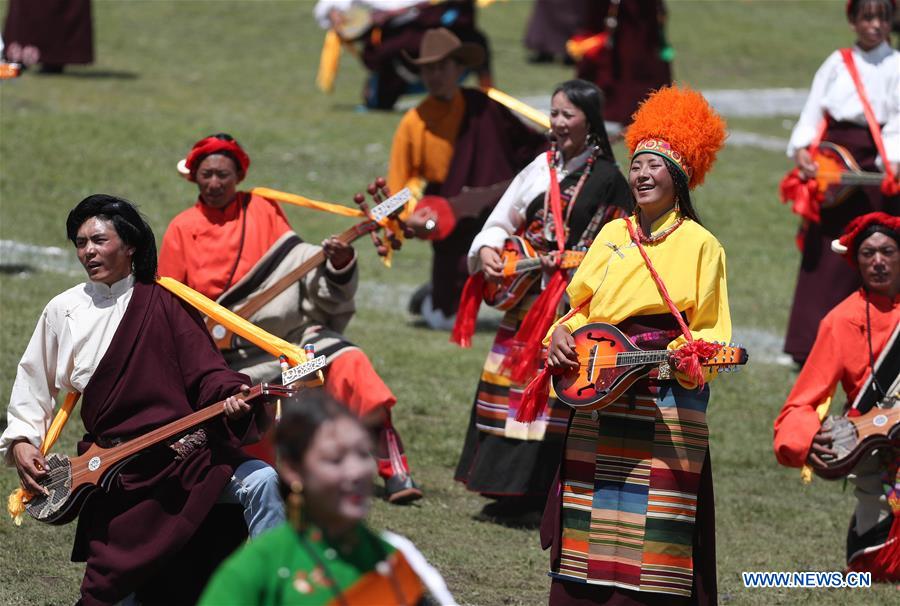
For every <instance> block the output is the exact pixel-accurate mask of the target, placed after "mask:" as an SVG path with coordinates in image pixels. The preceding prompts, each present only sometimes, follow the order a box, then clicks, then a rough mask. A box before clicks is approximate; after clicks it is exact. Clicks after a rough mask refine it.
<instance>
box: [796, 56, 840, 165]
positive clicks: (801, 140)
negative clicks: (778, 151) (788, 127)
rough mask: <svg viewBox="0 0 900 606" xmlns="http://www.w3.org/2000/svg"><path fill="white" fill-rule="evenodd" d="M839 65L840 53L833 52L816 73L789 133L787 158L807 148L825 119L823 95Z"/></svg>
mask: <svg viewBox="0 0 900 606" xmlns="http://www.w3.org/2000/svg"><path fill="white" fill-rule="evenodd" d="M839 64H841V56H840V53H839V52H838V51H834V52H833V53H832V54H831V55H829V56H828V58H827V59H826V60H825V63H823V64H822V66H821V67H820V68H819V69H818V70H817V71H816V75H815V77H814V78H813V81H812V86H811V87H810V89H809V96H808V97H807V98H806V104H805V105H804V106H803V111H802V112H800V118H799V119H798V120H797V124H795V125H794V130H793V131H792V132H791V139H790V141H789V142H788V147H787V155H788V157H789V158H793V157H794V154H795V153H797V150H798V149H802V148H804V147H807V146H809V144H810V143H812V142H813V139H815V138H816V135H817V134H818V133H819V125H820V124H821V123H822V118H824V117H825V94H826V93H827V92H828V86H829V85H830V84H831V82H832V80H834V76H835V69H837V68H838V67H839Z"/></svg>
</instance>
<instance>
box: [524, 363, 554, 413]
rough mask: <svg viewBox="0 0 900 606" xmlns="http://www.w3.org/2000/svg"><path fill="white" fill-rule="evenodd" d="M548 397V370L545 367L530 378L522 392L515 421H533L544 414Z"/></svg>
mask: <svg viewBox="0 0 900 606" xmlns="http://www.w3.org/2000/svg"><path fill="white" fill-rule="evenodd" d="M549 399H550V372H549V371H548V370H547V369H546V368H545V369H543V370H542V371H541V372H539V373H538V374H537V376H536V377H535V378H534V379H532V380H531V383H529V384H528V387H526V388H525V391H524V392H522V401H521V403H520V404H519V410H517V411H516V421H519V422H520V423H534V422H535V421H537V420H538V418H539V417H540V416H541V415H542V414H544V410H546V408H547V401H548V400H549Z"/></svg>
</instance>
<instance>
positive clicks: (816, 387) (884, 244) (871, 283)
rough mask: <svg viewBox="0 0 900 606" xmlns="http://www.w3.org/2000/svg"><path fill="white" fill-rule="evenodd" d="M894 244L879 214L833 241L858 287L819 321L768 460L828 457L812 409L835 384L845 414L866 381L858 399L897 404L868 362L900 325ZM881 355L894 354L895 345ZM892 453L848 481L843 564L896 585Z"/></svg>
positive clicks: (897, 243)
mask: <svg viewBox="0 0 900 606" xmlns="http://www.w3.org/2000/svg"><path fill="white" fill-rule="evenodd" d="M898 247H900V218H897V217H892V216H890V215H887V214H885V213H870V214H867V215H863V216H861V217H858V218H857V219H854V220H853V221H852V222H851V223H850V224H849V225H848V226H847V229H846V231H845V232H844V235H843V236H842V237H841V238H840V239H839V240H835V242H834V244H833V248H834V250H835V252H837V253H838V254H843V255H844V256H845V257H846V258H847V259H848V260H850V261H851V262H852V264H853V265H855V266H856V267H857V268H858V270H859V272H860V275H861V277H862V282H863V287H862V288H861V289H860V290H858V291H857V292H855V293H853V294H852V295H850V296H849V297H847V298H846V299H844V301H842V302H841V303H840V304H838V305H837V307H835V308H834V309H832V310H831V312H829V313H828V315H826V316H825V318H824V319H823V320H822V322H821V324H820V325H819V332H818V335H817V336H816V341H815V344H814V345H813V348H812V351H811V353H810V355H809V358H808V359H807V361H806V364H804V365H803V368H802V370H801V371H800V374H799V376H798V377H797V381H796V383H795V384H794V387H793V389H792V390H791V393H790V395H789V396H788V398H787V401H786V402H785V403H784V407H783V408H782V410H781V414H780V415H779V416H778V419H776V421H775V444H774V445H775V456H776V457H777V459H778V462H779V463H781V464H782V465H787V466H789V467H801V466H803V465H804V464H806V463H807V462H812V463H814V464H818V465H821V464H822V463H823V460H825V459H827V458H828V457H830V456H833V455H834V454H835V453H834V451H833V450H832V441H833V436H832V434H831V432H830V431H828V430H827V429H823V427H822V422H821V419H820V416H819V413H818V412H817V408H818V407H819V406H820V405H821V404H822V403H823V402H825V401H827V400H828V398H829V397H830V396H831V395H832V394H833V393H834V391H835V389H836V388H837V384H838V383H840V384H841V386H842V387H843V389H844V392H845V393H846V394H847V398H848V405H847V407H846V408H845V412H846V414H848V415H850V416H855V415H859V414H863V413H865V412H867V411H866V410H860V409H859V408H856V407H853V408H851V407H850V403H853V402H856V401H857V397H858V396H859V395H860V390H861V389H862V388H863V387H864V386H866V384H867V383H868V384H869V385H868V387H867V389H869V390H872V391H873V392H874V393H872V394H863V395H866V396H871V397H867V398H865V400H870V401H877V402H880V403H881V405H882V406H891V405H893V406H900V393H896V391H897V390H898V389H900V385H897V384H893V385H892V384H890V383H887V382H885V381H884V380H883V378H882V380H878V377H879V375H878V374H877V372H876V374H875V376H874V379H873V366H874V365H875V363H876V362H875V361H876V360H879V358H880V357H881V356H882V352H884V350H885V348H886V347H887V346H888V343H889V340H890V339H891V338H892V337H893V338H894V339H895V340H896V339H897V334H896V333H897V331H898V325H900V248H898ZM888 355H889V356H894V357H896V356H900V347H898V344H897V343H894V345H893V346H892V347H891V351H890V352H889V354H888ZM881 363H882V364H885V363H892V362H889V361H888V360H886V359H884V360H882V362H881ZM893 363H894V364H896V361H894V362H893ZM885 451H887V452H885ZM897 455H898V452H897V449H896V448H894V449H880V451H879V452H876V453H873V454H871V455H869V456H867V457H865V458H863V459H862V461H861V462H860V463H859V464H858V465H857V466H856V468H855V469H854V470H853V473H852V474H851V475H850V476H848V477H849V479H850V480H851V481H852V482H853V483H854V484H855V486H856V491H855V493H856V496H857V506H856V511H855V512H854V515H853V518H852V520H851V522H850V529H849V533H848V537H847V565H848V567H849V568H850V569H851V570H858V571H869V572H872V575H873V578H875V579H876V580H878V579H881V580H889V581H893V582H896V581H898V580H900V551H898V549H900V545H898V544H900V522H898V519H900V515H898V508H900V494H898V492H897V491H898V490H900V486H898V477H897ZM885 482H887V483H885ZM885 486H887V490H885ZM889 545H890V547H889Z"/></svg>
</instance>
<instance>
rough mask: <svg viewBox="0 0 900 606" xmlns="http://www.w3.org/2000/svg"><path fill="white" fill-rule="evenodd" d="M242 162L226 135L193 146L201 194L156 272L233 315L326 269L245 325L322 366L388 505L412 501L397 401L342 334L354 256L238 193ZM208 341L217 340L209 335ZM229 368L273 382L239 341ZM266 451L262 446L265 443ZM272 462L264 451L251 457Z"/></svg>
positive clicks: (187, 166)
mask: <svg viewBox="0 0 900 606" xmlns="http://www.w3.org/2000/svg"><path fill="white" fill-rule="evenodd" d="M249 165H250V158H249V157H248V156H247V154H246V152H244V150H243V148H241V146H240V145H239V144H238V142H237V141H235V140H234V139H233V138H232V137H231V136H230V135H226V134H218V135H214V136H211V137H206V138H204V139H201V140H200V141H198V142H197V143H196V144H195V145H194V146H193V148H192V150H191V152H190V153H189V154H188V156H187V158H186V159H185V160H183V161H182V162H181V163H180V164H179V167H180V170H181V172H182V175H184V176H185V177H187V178H188V179H189V180H191V181H193V182H195V183H196V184H197V186H198V189H199V191H200V196H199V199H198V200H197V202H196V203H195V204H194V206H192V207H191V208H189V209H187V210H185V211H183V212H181V213H180V214H178V215H177V216H176V217H175V218H174V219H173V220H172V222H171V223H170V224H169V227H168V228H167V229H166V233H165V235H164V236H163V243H162V250H161V251H160V255H159V273H160V275H163V276H169V277H171V278H174V279H176V280H178V281H179V282H182V283H184V284H187V285H188V286H190V287H191V288H193V289H194V290H197V291H198V292H201V293H203V294H204V295H206V296H207V297H209V298H210V299H215V300H217V301H218V303H219V304H221V305H223V306H225V307H228V308H230V309H239V308H240V307H242V306H244V305H245V304H247V302H248V301H250V300H252V299H253V298H254V297H255V296H258V295H259V294H260V293H261V292H264V291H266V290H267V289H269V288H270V287H272V286H273V285H274V284H275V283H276V282H278V281H279V280H280V279H281V278H282V277H284V276H285V275H286V274H288V273H290V272H291V271H292V270H294V269H295V268H296V267H298V266H299V265H300V264H301V263H303V262H304V261H306V260H308V259H310V257H312V256H313V255H317V254H319V252H320V251H322V252H324V256H325V258H326V262H325V263H324V264H322V265H320V266H318V267H316V268H314V269H313V270H312V271H310V272H309V273H308V274H307V275H306V276H304V277H303V278H302V279H300V280H299V281H297V282H294V283H293V284H291V285H290V286H289V287H288V288H287V289H286V290H284V291H283V292H281V293H280V294H278V295H277V296H276V297H275V298H273V299H272V300H271V301H269V302H268V303H266V304H265V305H263V306H262V307H261V308H260V309H259V310H258V311H256V312H255V313H253V314H252V315H250V317H249V318H247V319H248V320H250V321H251V322H253V323H254V324H256V325H257V326H259V327H260V328H262V329H264V330H267V331H269V332H271V333H273V334H275V335H277V336H279V337H281V338H283V339H285V340H287V341H290V342H292V343H297V344H299V345H301V346H305V345H313V346H314V347H315V350H316V354H317V355H324V356H326V359H327V361H328V368H327V370H326V372H325V386H324V388H325V390H326V391H327V392H328V393H329V394H330V395H331V396H332V397H334V398H335V399H337V400H338V401H340V402H343V403H344V404H346V405H347V406H348V407H349V408H350V409H351V410H353V412H354V413H355V414H356V415H357V416H358V417H359V418H360V419H361V420H362V421H363V422H364V423H365V424H366V425H367V426H368V427H370V428H371V429H372V430H373V431H374V432H375V433H376V434H377V435H376V438H377V443H378V451H377V452H376V456H377V458H378V469H379V474H380V475H381V477H382V478H384V482H385V493H386V497H387V499H388V501H389V502H391V503H404V502H408V501H411V500H415V499H419V498H421V496H422V492H421V490H420V489H419V488H418V487H417V486H416V485H415V483H414V482H413V480H412V476H411V474H410V470H409V463H408V461H407V459H406V455H405V454H404V452H403V446H402V443H401V441H400V437H399V435H398V434H397V432H396V430H395V429H394V427H393V425H392V423H391V408H392V407H393V406H394V404H395V403H396V402H397V398H396V397H395V396H394V394H393V393H392V392H391V390H390V389H389V388H388V386H387V385H385V383H384V381H382V379H381V377H379V376H378V373H377V372H375V369H374V368H373V367H372V363H371V361H370V360H369V358H368V356H366V354H365V353H363V352H362V350H360V349H359V348H358V347H357V346H355V345H354V344H353V343H351V342H350V341H348V340H347V339H346V338H345V337H344V336H343V334H342V333H343V331H344V330H345V329H346V327H347V325H348V324H349V322H350V319H351V318H352V317H353V313H354V311H355V304H354V301H353V298H354V295H355V293H356V287H357V282H358V272H357V271H356V267H357V266H356V253H355V252H354V250H353V249H352V248H351V247H350V246H349V245H347V244H344V243H342V242H341V241H340V240H338V239H337V238H329V239H327V240H325V242H323V243H322V246H321V247H319V246H315V245H312V244H308V243H305V242H303V240H301V239H300V237H299V236H298V235H297V234H296V233H294V232H293V230H292V229H291V226H290V225H289V224H288V221H287V218H286V217H285V216H284V213H283V212H282V210H281V208H279V207H278V205H277V204H276V203H275V202H272V201H270V200H266V199H265V198H262V197H260V196H256V195H252V194H249V193H246V192H239V191H238V190H237V185H238V183H239V182H240V181H241V180H243V178H244V176H245V175H246V173H247V168H248V167H249ZM213 336H214V337H215V338H218V336H217V335H216V334H215V331H214V334H213ZM223 352H224V355H225V359H226V360H227V361H228V362H229V364H230V365H231V366H232V368H236V369H238V370H240V371H241V372H243V373H246V374H247V375H249V376H250V377H251V378H252V379H253V380H255V381H271V380H273V378H275V377H278V376H280V372H281V370H280V368H279V366H278V362H277V361H276V360H273V359H272V357H271V356H270V355H268V354H267V353H265V352H263V351H262V350H260V349H259V348H256V347H255V346H253V345H252V344H251V343H248V342H245V341H243V340H240V339H237V340H235V341H234V342H233V343H232V344H231V345H230V346H228V347H227V348H226V349H224V350H223ZM266 444H268V442H266ZM255 452H256V454H259V455H260V456H261V458H265V459H268V460H272V453H271V447H269V453H262V452H260V451H255Z"/></svg>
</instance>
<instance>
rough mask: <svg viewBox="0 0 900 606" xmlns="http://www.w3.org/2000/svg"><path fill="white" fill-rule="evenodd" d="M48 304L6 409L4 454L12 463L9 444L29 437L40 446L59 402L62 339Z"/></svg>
mask: <svg viewBox="0 0 900 606" xmlns="http://www.w3.org/2000/svg"><path fill="white" fill-rule="evenodd" d="M51 315H52V314H50V313H48V308H45V309H44V312H43V313H42V314H41V317H40V319H39V320H38V323H37V326H36V327H35V329H34V334H32V335H31V341H29V342H28V347H27V348H25V353H24V354H23V355H22V360H21V361H20V362H19V366H18V368H17V369H16V380H15V382H14V383H13V388H12V394H11V395H10V398H9V408H8V409H7V412H6V423H7V425H6V429H5V430H4V432H3V435H2V436H0V456H2V457H3V458H4V460H5V461H6V463H7V464H8V465H11V464H12V459H11V458H10V452H9V448H10V446H12V443H13V442H15V441H17V440H21V439H26V440H28V441H29V442H31V443H32V444H34V445H35V446H36V447H40V445H41V440H43V439H44V435H46V433H47V428H48V427H49V425H50V421H51V419H52V417H53V409H54V408H55V406H56V395H57V394H58V393H59V389H58V387H57V386H56V364H57V353H58V350H59V339H58V338H57V333H56V330H55V329H54V327H53V325H52V323H51V319H50V318H51Z"/></svg>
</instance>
